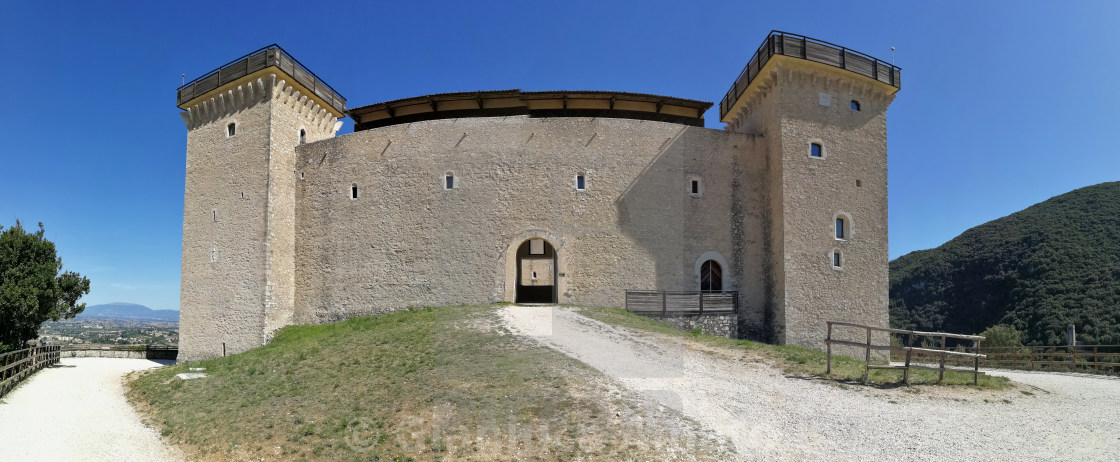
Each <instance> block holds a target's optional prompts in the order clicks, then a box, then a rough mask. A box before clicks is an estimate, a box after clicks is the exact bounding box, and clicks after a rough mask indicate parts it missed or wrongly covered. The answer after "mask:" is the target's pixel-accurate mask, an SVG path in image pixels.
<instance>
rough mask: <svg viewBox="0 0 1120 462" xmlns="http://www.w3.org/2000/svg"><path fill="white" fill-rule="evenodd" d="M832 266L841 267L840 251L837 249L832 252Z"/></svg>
mask: <svg viewBox="0 0 1120 462" xmlns="http://www.w3.org/2000/svg"><path fill="white" fill-rule="evenodd" d="M832 266H835V267H837V268H840V267H841V265H840V252H839V251H834V252H832Z"/></svg>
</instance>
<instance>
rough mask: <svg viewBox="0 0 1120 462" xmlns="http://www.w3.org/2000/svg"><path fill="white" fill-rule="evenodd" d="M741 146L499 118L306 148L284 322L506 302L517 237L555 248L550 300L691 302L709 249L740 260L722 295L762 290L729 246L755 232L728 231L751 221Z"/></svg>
mask: <svg viewBox="0 0 1120 462" xmlns="http://www.w3.org/2000/svg"><path fill="white" fill-rule="evenodd" d="M752 143H753V137H749V136H743V135H738V134H734V133H729V132H726V131H719V130H710V129H704V128H697V127H687V126H683V125H678V124H671V123H663V122H652V121H640V120H630V119H605V118H598V119H597V118H584V117H565V118H559V117H557V118H531V117H528V116H510V117H488V118H473V119H447V120H433V121H425V122H416V123H411V124H401V125H392V126H387V127H382V128H377V129H372V130H366V131H360V132H356V133H353V134H349V135H345V136H341V137H337V138H334V139H331V140H327V141H324V142H320V143H314V144H310V145H306V146H303V147H301V148H299V149H298V153H299V159H298V165H297V167H296V170H297V172H296V175H297V177H300V178H303V180H300V181H299V185H298V187H297V197H296V198H297V200H296V202H297V204H298V207H297V233H298V234H297V238H296V274H297V294H296V297H297V302H296V306H297V307H298V308H297V318H298V319H297V320H298V321H299V322H323V321H329V320H335V319H342V318H345V317H348V316H352V315H356V314H368V313H377V312H385V311H391V310H398V309H403V308H406V307H409V306H426V305H447V304H458V303H467V304H470V303H491V302H500V301H513V297H514V293H513V292H514V286H515V281H514V278H515V276H516V267H515V264H516V259H515V253H516V250H517V248H518V246H520V245H521V244H522V243H523V242H524V241H525V240H526V239H529V238H543V239H545V240H547V241H548V242H549V243H550V244H551V245H552V246H553V247H554V248H555V249H556V252H557V270H556V271H557V276H558V278H557V279H558V281H557V283H558V295H559V296H558V300H559V302H560V303H571V304H587V305H598V306H622V305H623V298H624V294H625V291H626V290H627V289H648V290H655V289H661V290H696V289H697V288H698V284H699V279H698V269H697V268H698V266H699V265H698V263H697V260H698V259H699V258H700V256H701V255H703V254H705V253H707V252H714V253H717V254H719V255H721V256H722V257H723V259H724V260H726V261H727V262H737V264H730V263H729V266H730V267H729V268H725V269H724V281H725V283H724V284H725V287H726V289H728V290H740V291H742V292H743V293H744V294H756V293H760V292H761V289H760V287H761V285H762V281H761V274H760V273H759V272H758V271H757V270H756V269H755V268H756V266H753V265H749V264H744V263H742V262H743V260H744V259H743V257H742V256H741V255H740V254H748V255H749V256H748V257H747V258H748V259H753V258H754V257H753V256H751V252H755V249H753V247H752V248H750V249H748V250H744V249H743V245H744V244H743V243H742V241H737V240H736V239H735V238H734V237H735V236H744V235H745V236H747V237H748V238H749V239H750V240H748V241H747V244H746V245H748V246H752V245H753V244H752V243H753V242H754V241H756V240H757V239H758V234H759V233H760V228H758V227H757V226H756V225H755V224H754V223H755V221H754V220H751V219H749V218H746V219H742V220H736V221H730V222H729V220H728V216H729V215H731V214H732V213H733V212H732V211H733V209H734V208H735V207H738V208H739V209H740V211H739V212H736V213H737V215H736V216H741V217H749V216H750V215H751V214H752V213H754V214H756V213H757V211H755V210H754V209H752V206H751V205H750V200H751V194H750V192H749V191H750V188H752V187H756V186H755V185H752V184H750V182H749V181H744V180H743V179H741V178H739V177H738V174H740V173H741V171H742V170H744V169H750V168H752V167H749V166H742V165H744V164H750V163H751V162H750V161H749V159H741V157H746V156H749V155H750V148H751V146H752ZM448 173H451V174H453V175H454V176H455V178H456V187H455V188H454V189H452V190H447V189H445V187H444V176H445V175H446V174H448ZM581 174H582V175H584V176H585V178H586V189H585V190H583V191H578V190H576V187H575V178H576V176H577V175H581ZM691 177H700V178H701V179H702V181H703V182H704V194H703V195H702V196H700V197H694V196H692V195H691V194H689V190H688V185H689V178H691ZM352 185H357V187H358V190H359V193H358V197H357V198H356V199H354V198H351V186H352ZM744 223H747V225H746V226H744ZM744 228H747V229H746V230H744ZM737 252H738V253H737ZM750 296H751V295H747V297H750Z"/></svg>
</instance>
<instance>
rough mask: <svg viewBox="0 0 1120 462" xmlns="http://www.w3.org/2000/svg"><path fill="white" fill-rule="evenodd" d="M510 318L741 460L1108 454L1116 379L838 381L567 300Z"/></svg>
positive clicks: (1119, 404)
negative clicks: (642, 327) (630, 325)
mask: <svg viewBox="0 0 1120 462" xmlns="http://www.w3.org/2000/svg"><path fill="white" fill-rule="evenodd" d="M502 317H503V319H504V321H505V322H506V324H507V326H508V327H509V328H510V329H511V330H513V331H514V332H517V333H518V334H519V335H523V336H524V337H526V338H527V339H531V341H536V342H540V343H542V344H544V345H547V346H549V347H552V348H555V349H557V350H559V351H561V352H564V353H565V354H568V355H570V356H572V357H574V358H577V359H579V360H581V361H583V362H585V363H587V364H589V365H591V366H592V367H594V368H596V369H598V370H599V371H601V372H603V373H604V374H605V376H606V378H604V380H609V381H613V382H615V383H616V384H618V385H619V386H621V387H624V388H625V389H628V390H631V391H633V392H635V393H641V394H644V395H645V396H647V397H648V398H649V399H651V400H654V401H656V402H658V403H660V404H662V405H664V406H667V407H670V408H673V409H676V410H678V411H680V412H681V413H683V414H684V415H685V416H687V417H690V418H692V419H694V420H696V421H698V422H700V423H701V424H703V425H704V426H705V427H708V428H710V429H712V430H714V431H715V432H716V433H718V434H719V435H722V436H723V437H725V438H727V439H728V440H730V441H731V442H732V444H733V445H734V447H735V449H736V451H737V452H738V454H739V457H740V458H741V459H743V460H824V459H837V460H859V459H866V460H902V459H905V460H935V459H937V460H943V459H946V458H948V459H950V460H1054V459H1067V460H1068V459H1077V460H1115V458H1116V457H1117V456H1118V455H1120V434H1117V433H1116V432H1115V431H1113V430H1114V425H1115V419H1116V417H1117V416H1120V380H1117V379H1116V378H1111V377H1098V376H1088V375H1077V374H1054V373H1030V372H1010V371H990V372H991V373H994V374H999V375H1006V376H1008V377H1009V378H1011V379H1012V380H1014V381H1016V382H1018V384H1017V385H1016V386H1015V387H1013V388H1011V389H1006V390H998V391H986V390H976V389H971V388H967V387H957V388H951V387H935V386H921V387H894V388H875V387H868V386H852V385H841V384H836V383H833V382H825V381H821V380H816V379H810V378H802V377H786V376H784V375H783V374H782V373H781V372H780V370H778V369H775V368H772V367H770V366H768V365H767V364H765V363H764V362H761V361H760V360H758V359H757V358H756V357H750V356H748V355H747V353H745V352H736V351H733V350H725V349H718V348H713V347H708V346H705V345H703V344H700V343H698V342H693V341H690V340H688V339H685V338H679V337H670V336H665V335H659V334H652V333H639V332H635V331H631V330H628V329H624V328H619V327H615V326H610V325H607V324H604V323H601V322H598V321H595V320H591V319H588V318H586V317H583V316H580V315H579V314H578V313H577V311H576V310H575V309H572V308H557V307H523V306H509V307H505V308H503V311H502Z"/></svg>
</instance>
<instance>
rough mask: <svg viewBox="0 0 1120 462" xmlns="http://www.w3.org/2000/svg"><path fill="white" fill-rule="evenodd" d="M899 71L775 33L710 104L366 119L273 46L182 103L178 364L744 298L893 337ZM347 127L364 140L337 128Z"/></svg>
mask: <svg viewBox="0 0 1120 462" xmlns="http://www.w3.org/2000/svg"><path fill="white" fill-rule="evenodd" d="M899 88H900V70H899V68H897V67H895V66H893V65H892V64H889V63H885V62H883V61H880V60H877V59H875V58H873V57H870V56H867V55H864V54H861V53H857V52H854V51H852V50H848V49H845V48H843V47H841V46H839V45H834V44H831V43H828V42H823V41H820V40H816V39H812V38H808V37H804V36H800V35H794V34H788V33H782V32H771V33H770V34H769V35H768V36H767V37H766V38H765V40H763V42H762V44H761V46H759V47H758V48H757V49H756V51H755V53H754V55H753V56H752V57H751V58H750V60H749V62H748V64H747V66H746V68H745V69H744V70H743V72H742V73H741V74H740V75H739V76H738V78H736V79H735V81H734V83H733V84H732V87H731V89H730V91H729V92H728V93H727V95H726V96H725V97H724V98H723V99H722V100H721V102H720V104H719V114H720V120H721V121H722V122H724V123H725V124H726V127H725V128H724V129H723V130H713V129H708V128H704V119H703V116H704V113H705V112H706V111H707V110H708V109H709V108H710V107H711V106H712V103H707V102H701V101H693V100H687V99H681V98H673V97H667V96H656V95H647V94H637V93H626V92H606V91H604V92H587V91H571V92H566V91H552V92H524V91H518V90H509V91H476V92H466V93H445V94H436V95H430V96H421V97H415V98H408V99H402V100H396V101H388V102H383V103H378V104H373V105H369V106H362V107H358V108H355V109H347V107H346V101H345V99H343V98H342V96H341V95H339V93H338V92H336V91H335V90H333V89H332V88H331V87H330V86H328V85H327V84H326V83H324V82H323V80H321V79H320V78H319V77H318V76H316V75H315V74H314V73H312V72H311V71H310V70H308V69H307V68H306V67H304V66H302V65H301V64H300V63H299V62H298V61H296V60H295V59H293V58H292V57H291V56H290V55H289V54H287V53H286V52H284V50H282V49H281V48H279V47H277V46H269V47H266V48H263V49H261V50H258V51H255V52H253V53H250V54H248V55H246V56H244V57H242V58H239V59H237V60H234V61H233V62H231V63H229V64H227V65H225V66H222V67H220V68H219V69H217V70H215V71H213V72H211V73H209V74H206V75H204V76H203V77H200V78H198V79H196V80H194V81H192V82H190V83H188V84H186V85H184V86H183V87H181V88H179V90H178V107H179V108H180V109H182V112H181V115H182V118H183V121H184V122H185V123H186V126H187V156H186V159H187V164H186V192H185V199H184V211H183V269H182V278H183V279H182V298H181V300H182V305H181V319H180V329H181V332H180V335H181V341H180V356H179V358H180V359H181V360H194V359H201V358H207V357H214V356H221V355H222V354H232V353H237V352H242V351H245V350H248V349H251V348H254V347H256V346H259V345H262V344H263V343H266V342H268V341H269V339H270V338H271V336H272V334H273V332H275V331H276V330H277V329H279V328H280V327H283V326H285V325H289V324H307V323H322V322H331V321H335V320H341V319H345V318H347V317H350V316H357V315H368V314H373V313H384V312H389V311H393V310H401V309H405V308H408V307H422V306H442V305H456V304H484V303H495V302H515V303H562V304H578V305H592V306H614V307H621V306H622V305H623V303H624V297H625V293H626V291H627V290H667V291H737V297H738V304H739V307H740V308H739V313H738V318H739V319H738V329H737V331H738V336H740V337H743V338H752V339H759V340H764V341H769V342H774V343H780V344H798V345H806V346H818V347H819V346H821V345H823V339H824V337H825V332H824V331H825V327H826V326H825V321H826V320H841V321H848V322H857V323H863V324H870V325H876V326H883V327H885V326H887V303H888V302H887V261H888V254H887V138H886V136H887V130H886V112H887V107H888V106H889V105H890V103H891V101H892V100H893V98H894V95H895V93H896V92H897V91H898V89H899ZM344 116H349V117H351V118H352V119H353V120H354V133H351V134H346V135H343V136H335V135H336V133H337V132H338V130H339V128H340V127H341V125H342V122H341V121H340V120H339V119H340V118H342V117H344Z"/></svg>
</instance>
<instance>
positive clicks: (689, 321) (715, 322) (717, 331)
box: [642, 314, 739, 338]
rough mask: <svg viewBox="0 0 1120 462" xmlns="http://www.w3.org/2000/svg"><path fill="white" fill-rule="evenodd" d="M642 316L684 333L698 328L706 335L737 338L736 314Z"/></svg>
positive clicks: (737, 318) (737, 317)
mask: <svg viewBox="0 0 1120 462" xmlns="http://www.w3.org/2000/svg"><path fill="white" fill-rule="evenodd" d="M642 316H646V317H648V318H653V319H656V320H658V321H662V322H666V323H669V325H671V326H673V327H676V328H677V329H680V330H684V331H691V330H692V329H695V328H697V327H699V328H700V332H701V333H703V334H706V335H714V336H716V337H726V338H739V316H738V315H736V314H705V315H698V314H684V315H666V316H661V315H655V314H649V315H647V314H642Z"/></svg>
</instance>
